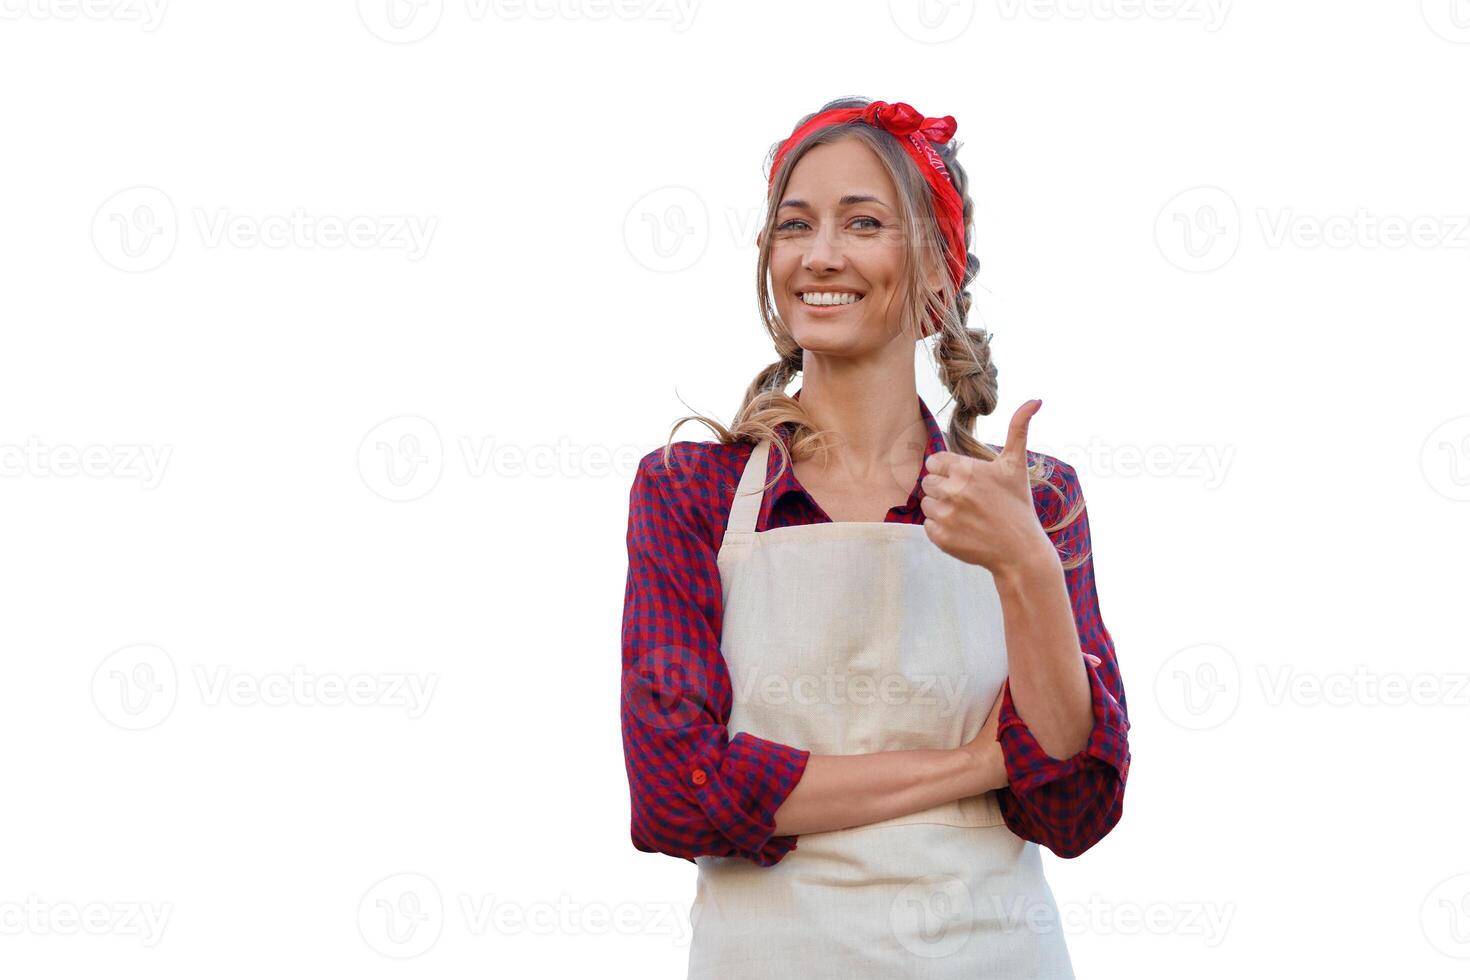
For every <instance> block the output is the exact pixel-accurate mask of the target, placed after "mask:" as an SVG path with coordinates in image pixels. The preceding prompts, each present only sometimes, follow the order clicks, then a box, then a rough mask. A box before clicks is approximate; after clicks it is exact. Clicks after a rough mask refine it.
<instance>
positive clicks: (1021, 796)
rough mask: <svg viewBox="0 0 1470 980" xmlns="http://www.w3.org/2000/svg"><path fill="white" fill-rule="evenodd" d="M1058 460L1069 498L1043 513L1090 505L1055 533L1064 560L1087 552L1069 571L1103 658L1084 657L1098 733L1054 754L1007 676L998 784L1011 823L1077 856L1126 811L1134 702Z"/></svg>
mask: <svg viewBox="0 0 1470 980" xmlns="http://www.w3.org/2000/svg"><path fill="white" fill-rule="evenodd" d="M1053 465H1054V466H1055V472H1056V473H1057V474H1058V475H1059V476H1060V478H1061V494H1060V497H1061V500H1062V503H1061V506H1060V507H1059V508H1057V509H1055V510H1053V509H1052V508H1050V507H1048V508H1046V514H1045V515H1044V516H1050V517H1052V518H1053V519H1054V518H1056V517H1057V516H1059V515H1062V514H1066V513H1068V512H1069V511H1070V510H1071V508H1072V507H1073V506H1074V505H1076V504H1081V505H1082V507H1083V509H1082V511H1081V513H1080V514H1079V515H1078V517H1077V518H1076V519H1075V520H1074V521H1073V522H1072V523H1071V524H1069V525H1068V526H1067V527H1065V528H1061V529H1059V530H1057V531H1055V532H1053V533H1052V535H1051V537H1052V541H1053V544H1055V545H1056V546H1057V550H1058V553H1059V554H1060V555H1061V557H1062V558H1063V559H1064V560H1065V559H1068V558H1070V557H1072V556H1076V555H1086V556H1087V557H1086V560H1084V561H1083V562H1082V563H1081V564H1080V565H1078V566H1077V567H1075V568H1071V569H1068V570H1067V571H1066V573H1065V575H1066V581H1067V592H1068V594H1069V596H1070V598H1071V603H1072V612H1073V616H1074V618H1075V619H1076V623H1077V637H1078V640H1079V641H1080V644H1081V647H1082V652H1083V653H1084V654H1092V655H1093V656H1095V657H1097V658H1099V660H1100V661H1101V662H1100V663H1098V664H1093V663H1092V662H1091V661H1088V660H1085V659H1084V661H1083V663H1084V666H1085V667H1086V670H1087V682H1088V685H1089V687H1090V688H1091V692H1092V733H1091V735H1090V736H1089V737H1088V740H1087V744H1086V745H1085V746H1084V747H1083V748H1082V750H1081V751H1079V752H1078V753H1077V754H1075V755H1073V756H1070V757H1068V758H1065V759H1057V758H1054V757H1052V756H1049V755H1047V754H1046V752H1045V750H1043V749H1042V748H1041V745H1040V744H1039V743H1038V742H1037V741H1036V738H1035V736H1034V735H1032V733H1031V730H1030V729H1029V728H1027V727H1026V723H1025V722H1024V721H1023V720H1022V719H1021V717H1020V715H1019V714H1017V712H1016V707H1015V704H1014V702H1013V701H1012V700H1011V689H1010V684H1009V683H1007V684H1006V685H1005V687H1004V689H1003V691H1002V695H1001V710H1000V716H999V719H998V721H997V736H996V737H997V740H998V741H999V742H1000V744H1001V751H1002V754H1003V756H1004V758H1005V765H1006V776H1007V779H1008V780H1009V784H1010V785H1009V786H1007V787H1005V788H1003V789H1001V790H1000V791H999V793H998V802H999V803H1000V808H1001V814H1002V816H1003V817H1004V818H1005V821H1006V825H1007V826H1008V827H1010V828H1011V830H1012V831H1013V832H1014V833H1015V834H1016V835H1017V836H1019V837H1022V838H1024V839H1026V840H1030V841H1034V842H1036V843H1038V844H1042V845H1043V846H1045V847H1047V848H1049V849H1050V850H1051V851H1052V852H1053V853H1055V854H1056V855H1057V856H1058V857H1064V858H1071V857H1076V856H1078V855H1079V854H1082V853H1083V852H1084V851H1086V850H1088V849H1089V848H1091V847H1092V846H1093V845H1094V844H1096V843H1097V842H1098V841H1100V840H1102V839H1103V838H1104V837H1105V836H1107V834H1108V832H1109V831H1111V830H1112V829H1113V827H1115V826H1116V825H1117V823H1118V821H1119V820H1120V819H1122V816H1123V791H1124V787H1125V786H1126V785H1127V781H1128V765H1129V762H1130V759H1131V754H1130V750H1129V746H1128V729H1129V723H1128V710H1127V707H1128V702H1127V699H1126V696H1125V694H1124V691H1123V679H1122V675H1121V673H1120V672H1119V670H1118V659H1117V655H1116V653H1115V651H1114V648H1113V640H1112V637H1111V636H1110V635H1109V634H1108V630H1107V627H1106V626H1105V625H1104V624H1103V620H1102V613H1101V611H1100V609H1099V607H1098V599H1097V584H1096V580H1095V577H1094V573H1093V561H1092V555H1091V549H1092V536H1091V530H1090V527H1089V525H1088V519H1087V510H1086V505H1085V502H1083V497H1082V487H1081V483H1080V481H1079V480H1078V478H1077V473H1076V470H1075V469H1073V468H1072V467H1071V466H1070V465H1069V464H1067V463H1064V462H1061V461H1059V460H1058V461H1054V464H1053ZM1039 511H1040V508H1039Z"/></svg>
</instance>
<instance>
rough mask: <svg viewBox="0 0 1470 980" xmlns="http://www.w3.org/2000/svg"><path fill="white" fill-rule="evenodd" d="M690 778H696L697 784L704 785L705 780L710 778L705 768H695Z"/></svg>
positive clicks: (695, 783)
mask: <svg viewBox="0 0 1470 980" xmlns="http://www.w3.org/2000/svg"><path fill="white" fill-rule="evenodd" d="M690 778H691V779H693V780H694V785H695V786H703V785H704V782H705V780H706V779H708V778H709V776H708V775H707V774H706V773H705V771H704V770H703V769H696V770H694V773H693V774H692V775H691V777H690Z"/></svg>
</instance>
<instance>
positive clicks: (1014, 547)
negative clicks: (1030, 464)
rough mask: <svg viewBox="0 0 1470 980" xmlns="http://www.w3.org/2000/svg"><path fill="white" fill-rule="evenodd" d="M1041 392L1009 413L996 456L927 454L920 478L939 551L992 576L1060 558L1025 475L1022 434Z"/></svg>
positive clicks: (929, 526) (927, 527) (932, 538)
mask: <svg viewBox="0 0 1470 980" xmlns="http://www.w3.org/2000/svg"><path fill="white" fill-rule="evenodd" d="M1040 408H1041V400H1040V399H1039V398H1036V399H1032V400H1031V401H1028V402H1025V403H1024V404H1022V405H1021V407H1020V408H1018V409H1016V414H1015V415H1013V416H1012V417H1011V426H1010V430H1009V432H1008V433H1007V435H1006V443H1005V447H1004V448H1003V449H1002V450H1001V453H1000V455H999V456H998V457H996V458H995V459H994V460H985V459H976V458H975V457H973V456H965V455H963V454H961V453H955V452H939V453H934V454H933V455H931V456H929V457H927V458H926V460H925V467H926V469H927V470H928V472H927V473H926V474H925V476H924V479H923V480H922V481H921V482H920V486H921V488H922V489H923V491H924V496H923V498H922V499H921V500H920V502H919V507H920V509H922V510H923V512H924V530H925V531H926V532H927V533H928V535H929V540H930V541H933V542H934V544H935V545H936V546H937V547H938V548H939V549H940V550H942V551H944V552H946V553H947V554H950V555H953V556H954V557H956V558H958V559H960V560H961V561H966V562H969V563H970V564H972V565H982V566H984V567H985V568H987V569H989V570H990V572H991V574H993V575H995V576H996V577H1001V576H1002V575H1009V574H1010V573H1012V572H1015V571H1018V570H1020V569H1022V568H1026V567H1030V566H1033V565H1035V564H1036V563H1037V562H1045V561H1051V560H1058V561H1059V559H1058V558H1057V554H1056V549H1055V547H1054V546H1053V545H1052V543H1051V539H1050V538H1048V537H1047V535H1046V531H1045V530H1044V529H1043V528H1042V526H1041V519H1040V518H1039V517H1038V516H1037V514H1036V505H1035V503H1034V502H1033V500H1032V497H1031V484H1030V481H1029V480H1028V479H1027V475H1026V435H1027V430H1028V428H1029V426H1030V423H1031V417H1032V416H1033V415H1035V414H1036V412H1037V410H1038V409H1040Z"/></svg>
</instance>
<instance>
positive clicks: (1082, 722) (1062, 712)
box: [995, 547, 1093, 759]
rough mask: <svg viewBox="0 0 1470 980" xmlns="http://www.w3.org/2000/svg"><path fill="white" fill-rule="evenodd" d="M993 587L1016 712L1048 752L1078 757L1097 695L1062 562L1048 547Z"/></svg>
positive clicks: (1005, 574)
mask: <svg viewBox="0 0 1470 980" xmlns="http://www.w3.org/2000/svg"><path fill="white" fill-rule="evenodd" d="M995 585H996V589H997V590H998V591H999V593H1000V604H1001V611H1002V614H1003V617H1004V621H1005V637H1006V653H1007V657H1008V667H1007V669H1008V671H1009V683H1010V688H1011V700H1012V702H1013V703H1014V704H1015V708H1016V713H1017V714H1019V715H1020V716H1021V719H1022V720H1023V721H1024V722H1025V723H1026V726H1027V727H1028V728H1030V729H1031V733H1032V735H1034V736H1035V738H1036V741H1037V744H1039V745H1040V746H1041V748H1042V749H1043V750H1044V751H1045V752H1046V753H1047V755H1050V756H1051V757H1053V758H1056V759H1065V758H1068V757H1069V756H1073V755H1076V754H1077V753H1078V752H1080V751H1082V749H1083V748H1084V747H1085V746H1086V745H1087V738H1088V736H1089V735H1090V734H1091V732H1092V724H1093V719H1092V691H1091V688H1090V685H1089V682H1088V678H1087V668H1086V667H1085V666H1084V664H1083V660H1082V647H1081V644H1080V642H1079V641H1078V637H1077V621H1076V619H1075V617H1074V615H1073V612H1072V603H1071V599H1070V597H1069V596H1068V593H1067V581H1066V573H1065V572H1064V571H1063V570H1062V564H1061V559H1060V558H1058V556H1057V553H1056V551H1055V550H1053V549H1051V548H1050V547H1048V548H1047V549H1046V550H1045V552H1041V551H1038V552H1037V554H1036V556H1035V557H1034V558H1028V559H1027V560H1026V561H1025V562H1023V563H1018V564H1017V565H1015V566H1012V568H1010V569H1009V570H1007V571H1006V572H1004V573H1002V574H999V575H997V576H995Z"/></svg>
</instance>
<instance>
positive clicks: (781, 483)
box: [759, 388, 948, 527]
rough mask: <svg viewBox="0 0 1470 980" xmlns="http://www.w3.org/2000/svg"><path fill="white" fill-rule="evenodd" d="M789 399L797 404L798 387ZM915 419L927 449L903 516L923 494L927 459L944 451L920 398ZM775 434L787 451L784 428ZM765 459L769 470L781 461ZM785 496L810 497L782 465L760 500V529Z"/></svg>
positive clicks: (791, 471) (773, 457) (938, 431)
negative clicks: (921, 427)
mask: <svg viewBox="0 0 1470 980" xmlns="http://www.w3.org/2000/svg"><path fill="white" fill-rule="evenodd" d="M791 397H792V398H793V399H795V400H796V401H800V400H801V389H800V388H798V389H797V390H796V394H794V395H792V396H791ZM919 417H920V418H922V419H923V420H924V429H925V431H926V432H927V433H928V435H929V441H928V448H927V449H926V450H925V452H924V459H923V460H922V461H920V463H919V475H918V477H916V478H915V480H914V486H913V489H912V490H910V491H909V499H908V500H907V501H906V502H905V503H904V505H903V506H902V508H901V510H903V511H904V512H905V513H912V512H913V511H915V510H917V509H918V506H919V501H920V500H921V499H923V496H924V491H923V488H922V487H921V486H920V484H921V483H922V481H923V479H924V477H925V475H926V474H928V472H929V466H928V458H929V457H930V456H931V455H933V454H934V453H942V452H944V451H945V450H946V449H947V448H948V447H947V446H946V445H945V442H944V432H943V430H942V429H940V427H939V422H938V421H936V420H935V418H934V414H933V413H932V412H930V411H929V406H928V405H926V404H924V399H923V398H922V397H920V398H919ZM776 431H777V432H778V433H780V436H781V443H782V445H785V446H787V447H788V449H789V447H790V443H789V442H787V437H788V435H789V431H788V427H787V426H785V425H781V426H778V427H777V429H776ZM769 458H770V464H769V465H770V467H771V468H772V469H775V468H777V467H779V466H780V465H781V460H780V459H779V458H778V454H777V453H776V452H774V451H773V452H772V453H771V455H770V457H769ZM789 493H796V494H804V495H807V496H808V497H809V496H810V495H809V494H807V492H806V489H805V488H804V487H803V486H802V485H801V481H800V480H798V479H797V478H796V472H795V470H794V469H792V467H791V466H786V467H785V468H784V469H783V470H782V471H781V475H780V476H778V477H777V478H776V482H775V483H773V484H771V488H770V489H769V490H767V491H766V495H765V498H764V499H763V500H762V501H761V512H760V515H759V522H760V523H759V526H760V527H770V525H771V513H772V511H774V510H775V509H776V506H777V505H778V504H779V503H780V502H781V499H782V498H783V497H785V496H786V495H787V494H789Z"/></svg>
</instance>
